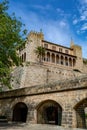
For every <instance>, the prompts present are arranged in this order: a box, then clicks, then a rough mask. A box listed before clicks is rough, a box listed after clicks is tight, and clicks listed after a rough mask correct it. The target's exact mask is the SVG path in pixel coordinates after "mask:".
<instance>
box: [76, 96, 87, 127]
mask: <svg viewBox="0 0 87 130" xmlns="http://www.w3.org/2000/svg"><path fill="white" fill-rule="evenodd" d="M75 111H76V119H77V128H85V129H86V128H87V99H83V100H82V101H80V102H79V103H78V104H77V105H76V106H75Z"/></svg>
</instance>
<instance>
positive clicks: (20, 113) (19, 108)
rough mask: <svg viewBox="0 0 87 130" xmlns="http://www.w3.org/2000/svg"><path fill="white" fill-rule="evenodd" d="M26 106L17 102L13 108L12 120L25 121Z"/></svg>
mask: <svg viewBox="0 0 87 130" xmlns="http://www.w3.org/2000/svg"><path fill="white" fill-rule="evenodd" d="M27 112H28V108H27V106H26V104H25V103H22V102H20V103H17V104H16V105H15V106H14V109H13V121H15V122H26V119H27Z"/></svg>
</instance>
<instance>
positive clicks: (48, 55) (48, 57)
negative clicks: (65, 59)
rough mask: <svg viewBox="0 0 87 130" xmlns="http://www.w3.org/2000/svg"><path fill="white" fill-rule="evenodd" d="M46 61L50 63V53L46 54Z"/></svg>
mask: <svg viewBox="0 0 87 130" xmlns="http://www.w3.org/2000/svg"><path fill="white" fill-rule="evenodd" d="M47 61H50V53H49V52H47Z"/></svg>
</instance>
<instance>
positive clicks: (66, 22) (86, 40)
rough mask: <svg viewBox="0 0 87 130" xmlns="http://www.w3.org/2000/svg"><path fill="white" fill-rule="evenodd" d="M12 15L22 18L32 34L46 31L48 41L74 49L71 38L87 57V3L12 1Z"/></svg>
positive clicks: (81, 0) (74, 0) (78, 0)
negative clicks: (32, 31)
mask: <svg viewBox="0 0 87 130" xmlns="http://www.w3.org/2000/svg"><path fill="white" fill-rule="evenodd" d="M9 2H10V3H9V13H12V12H15V14H16V16H17V17H21V20H22V22H23V23H24V24H25V25H26V28H27V30H28V32H30V31H31V30H34V31H40V29H42V31H43V33H44V37H45V40H48V41H50V42H55V43H58V44H61V45H64V46H67V47H69V46H70V40H71V37H72V39H73V41H74V42H75V44H78V45H81V46H82V49H83V57H85V58H87V0H9Z"/></svg>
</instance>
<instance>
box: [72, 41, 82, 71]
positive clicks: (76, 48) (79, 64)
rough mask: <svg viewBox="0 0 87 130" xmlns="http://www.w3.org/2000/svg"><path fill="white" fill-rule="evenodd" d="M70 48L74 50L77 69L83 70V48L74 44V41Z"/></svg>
mask: <svg viewBox="0 0 87 130" xmlns="http://www.w3.org/2000/svg"><path fill="white" fill-rule="evenodd" d="M70 48H72V49H73V55H75V56H76V63H75V69H77V68H78V70H82V69H83V58H82V48H81V46H79V45H76V44H74V42H73V40H71V44H70Z"/></svg>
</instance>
